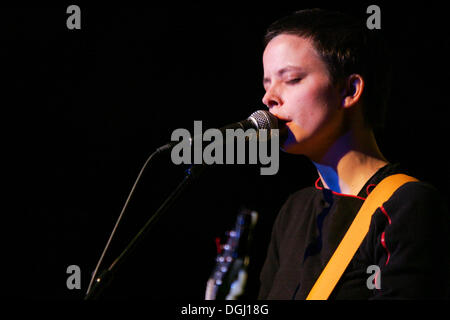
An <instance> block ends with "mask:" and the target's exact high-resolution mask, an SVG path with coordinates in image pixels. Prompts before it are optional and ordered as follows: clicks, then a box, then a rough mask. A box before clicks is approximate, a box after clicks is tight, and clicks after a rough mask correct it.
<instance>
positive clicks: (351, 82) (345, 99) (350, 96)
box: [342, 74, 364, 108]
mask: <svg viewBox="0 0 450 320" xmlns="http://www.w3.org/2000/svg"><path fill="white" fill-rule="evenodd" d="M363 90H364V79H363V78H362V77H361V76H360V75H359V74H352V75H350V76H348V77H347V79H346V80H345V83H344V87H343V88H342V107H343V108H350V107H352V106H354V105H355V104H356V103H358V102H359V101H360V100H361V95H362V93H363Z"/></svg>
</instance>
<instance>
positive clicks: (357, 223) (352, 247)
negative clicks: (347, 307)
mask: <svg viewBox="0 0 450 320" xmlns="http://www.w3.org/2000/svg"><path fill="white" fill-rule="evenodd" d="M412 181H418V180H417V179H416V178H413V177H410V176H407V175H405V174H394V175H391V176H388V177H386V178H384V179H383V180H382V181H381V182H380V183H379V184H378V185H377V186H376V187H375V189H373V190H372V192H371V193H370V194H369V196H368V197H367V199H366V200H365V201H364V203H363V205H362V207H361V209H360V210H359V212H358V214H357V215H356V217H355V219H354V220H353V222H352V224H351V225H350V228H349V229H348V230H347V233H346V234H345V235H344V238H343V239H342V241H341V243H340V244H339V246H338V247H337V249H336V251H335V252H334V253H333V255H332V256H331V258H330V261H328V264H327V265H326V266H325V268H324V269H323V271H322V273H321V274H320V276H319V278H318V279H317V281H316V283H315V284H314V286H313V288H312V289H311V291H310V292H309V294H308V296H307V298H306V300H327V299H328V297H329V296H330V294H331V292H332V291H333V289H334V287H335V286H336V284H337V283H338V281H339V279H340V278H341V276H342V274H343V273H344V271H345V269H346V268H347V266H348V264H349V263H350V260H352V258H353V256H354V255H355V253H356V250H358V248H359V246H360V245H361V243H362V241H363V239H364V237H365V236H366V234H367V232H368V231H369V226H370V221H371V218H372V215H373V214H374V213H375V211H376V209H377V208H379V207H381V206H382V205H383V203H385V202H386V201H387V200H388V199H389V198H390V197H391V196H392V194H393V193H394V192H395V191H396V190H397V189H398V188H399V187H400V186H402V185H403V184H405V183H407V182H412Z"/></svg>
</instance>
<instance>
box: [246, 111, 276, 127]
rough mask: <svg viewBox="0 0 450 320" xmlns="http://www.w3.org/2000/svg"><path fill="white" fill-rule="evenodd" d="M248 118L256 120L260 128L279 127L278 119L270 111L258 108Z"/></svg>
mask: <svg viewBox="0 0 450 320" xmlns="http://www.w3.org/2000/svg"><path fill="white" fill-rule="evenodd" d="M248 118H249V119H250V120H252V121H253V122H256V124H257V127H258V129H267V130H270V129H278V119H277V118H276V117H275V116H274V115H272V114H271V113H270V112H269V111H266V110H258V111H255V112H253V113H252V114H251V115H250V117H248Z"/></svg>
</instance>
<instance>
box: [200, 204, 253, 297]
mask: <svg viewBox="0 0 450 320" xmlns="http://www.w3.org/2000/svg"><path fill="white" fill-rule="evenodd" d="M257 219H258V214H257V212H255V211H250V210H242V211H241V212H240V213H239V214H238V216H237V219H236V225H235V227H234V229H232V230H231V231H228V232H227V233H226V235H227V241H226V242H225V244H223V245H221V248H220V249H221V250H219V251H220V252H219V254H218V255H217V258H216V266H215V268H214V270H213V272H212V274H211V276H210V278H209V280H208V283H207V288H206V294H205V299H206V300H235V299H237V298H238V297H239V296H240V295H242V293H243V291H244V287H245V284H246V280H247V272H246V270H247V267H248V264H249V256H248V253H249V247H250V244H251V238H252V231H253V229H254V227H255V224H256V221H257Z"/></svg>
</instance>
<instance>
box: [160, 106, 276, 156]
mask: <svg viewBox="0 0 450 320" xmlns="http://www.w3.org/2000/svg"><path fill="white" fill-rule="evenodd" d="M227 129H234V130H235V129H242V130H244V131H245V130H247V129H256V131H259V130H261V129H265V130H268V138H269V139H270V130H272V129H278V119H277V118H276V117H275V116H274V115H272V114H271V113H270V112H269V111H266V110H258V111H255V112H253V113H252V114H251V115H250V116H249V117H248V118H247V119H245V120H242V121H239V122H235V123H232V124H229V125H226V126H224V127H222V128H220V129H219V131H220V132H222V134H225V132H226V130H227ZM194 139H196V137H195V136H194V137H192V138H191V144H192V141H193V140H194ZM178 143H179V141H172V142H169V143H167V144H165V145H163V146H162V147H159V148H158V149H156V152H158V153H159V152H163V151H167V150H171V149H172V148H173V147H174V146H176V145H177V144H178Z"/></svg>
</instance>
